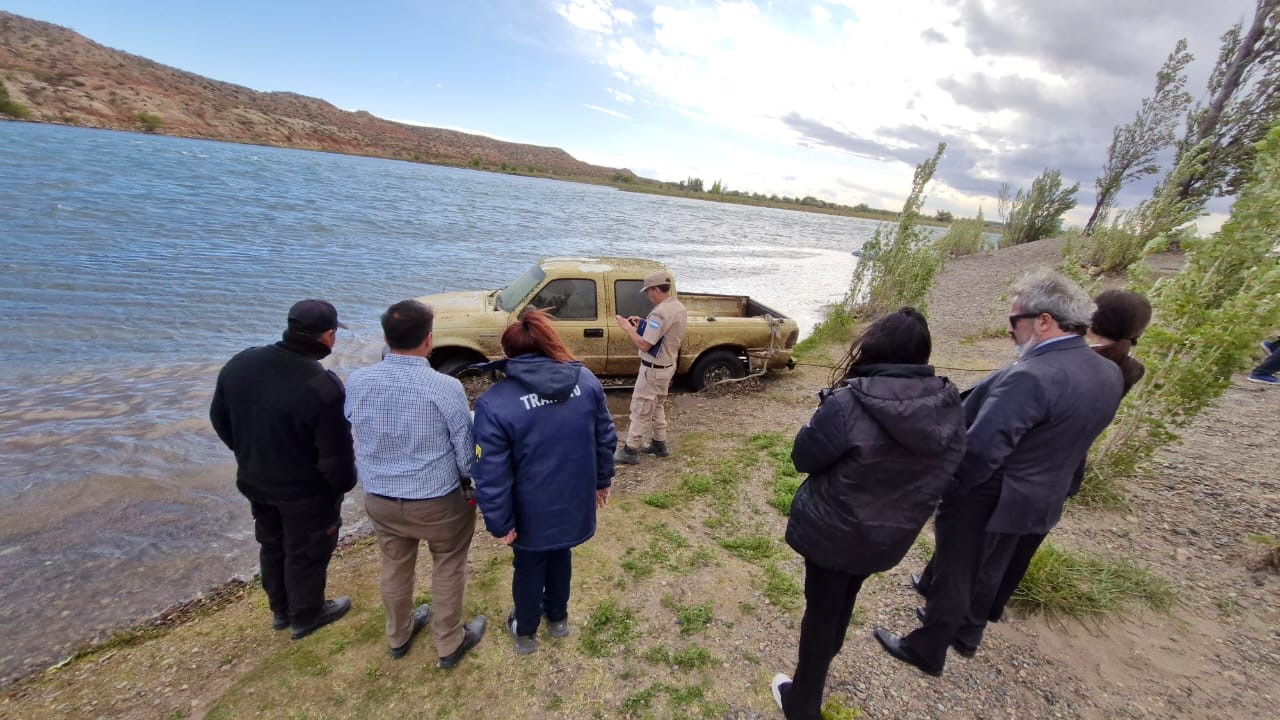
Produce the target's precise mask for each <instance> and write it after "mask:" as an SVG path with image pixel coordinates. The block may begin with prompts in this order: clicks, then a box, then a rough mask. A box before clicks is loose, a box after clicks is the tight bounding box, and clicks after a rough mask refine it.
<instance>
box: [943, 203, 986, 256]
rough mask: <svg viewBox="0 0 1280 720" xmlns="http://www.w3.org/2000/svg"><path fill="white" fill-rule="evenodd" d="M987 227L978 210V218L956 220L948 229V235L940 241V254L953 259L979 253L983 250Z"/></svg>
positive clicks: (980, 211)
mask: <svg viewBox="0 0 1280 720" xmlns="http://www.w3.org/2000/svg"><path fill="white" fill-rule="evenodd" d="M985 226H986V221H985V220H984V219H983V218H982V210H978V217H976V218H973V219H968V220H956V221H955V222H953V223H951V227H949V228H947V234H945V235H943V236H942V238H941V239H939V240H938V252H939V253H941V254H942V255H944V256H946V257H953V258H954V257H960V256H962V255H972V254H974V253H976V252H978V251H979V250H981V249H982V230H983V228H984V227H985Z"/></svg>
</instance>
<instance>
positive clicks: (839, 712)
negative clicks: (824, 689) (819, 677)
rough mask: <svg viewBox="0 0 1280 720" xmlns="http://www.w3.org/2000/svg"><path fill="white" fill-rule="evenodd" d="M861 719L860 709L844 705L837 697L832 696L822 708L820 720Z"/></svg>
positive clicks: (855, 706)
mask: <svg viewBox="0 0 1280 720" xmlns="http://www.w3.org/2000/svg"><path fill="white" fill-rule="evenodd" d="M861 717H863V714H862V708H860V707H858V706H857V705H846V704H845V702H844V700H843V699H842V698H841V697H840V696H839V695H832V696H831V697H829V698H827V702H826V704H825V705H823V706H822V720H858V718H861Z"/></svg>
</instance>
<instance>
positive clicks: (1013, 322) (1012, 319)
mask: <svg viewBox="0 0 1280 720" xmlns="http://www.w3.org/2000/svg"><path fill="white" fill-rule="evenodd" d="M1044 314H1045V313H1038V312H1024V313H1018V314H1016V315H1010V316H1009V329H1010V330H1012V329H1013V328H1016V327H1018V321H1019V320H1029V319H1030V318H1035V317H1040V316H1041V315H1044Z"/></svg>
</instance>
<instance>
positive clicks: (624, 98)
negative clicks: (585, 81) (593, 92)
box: [605, 88, 636, 105]
mask: <svg viewBox="0 0 1280 720" xmlns="http://www.w3.org/2000/svg"><path fill="white" fill-rule="evenodd" d="M605 92H607V93H609V94H610V95H612V96H613V99H614V100H617V101H618V102H620V103H622V104H623V105H630V104H631V103H633V102H635V101H636V99H635V98H634V97H633V96H631V95H628V94H627V93H624V92H622V91H621V90H614V89H613V88H605Z"/></svg>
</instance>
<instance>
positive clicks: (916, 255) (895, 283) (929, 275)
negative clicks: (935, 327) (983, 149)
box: [843, 143, 947, 318]
mask: <svg viewBox="0 0 1280 720" xmlns="http://www.w3.org/2000/svg"><path fill="white" fill-rule="evenodd" d="M946 149H947V144H946V143H938V149H937V151H936V152H935V153H934V155H933V157H932V158H930V159H928V160H925V161H924V162H922V163H920V164H919V165H917V166H916V172H915V177H914V179H913V181H912V184H911V193H910V194H909V195H908V196H907V201H906V202H905V203H904V204H903V206H902V214H901V215H899V217H898V223H897V225H888V224H881V225H880V226H879V227H877V228H876V232H875V235H873V236H872V238H871V240H870V242H868V243H867V244H866V245H863V247H862V257H861V259H860V260H859V261H858V267H857V269H856V270H854V273H853V280H852V282H851V283H850V287H849V292H848V294H847V295H845V298H844V303H843V304H844V308H845V313H846V314H848V315H851V316H855V317H863V318H874V317H877V316H879V315H883V314H884V313H886V312H889V311H892V310H897V309H898V308H900V307H902V306H903V305H910V306H912V307H915V308H916V309H918V310H920V311H921V312H924V310H925V297H926V296H927V295H928V293H929V287H930V286H931V285H933V277H934V275H936V274H937V272H938V270H939V269H941V268H942V257H941V256H940V255H939V254H938V251H937V248H936V246H935V244H934V243H933V242H932V241H931V238H932V235H931V234H930V233H929V232H927V231H926V230H924V229H923V228H921V227H919V226H918V225H917V221H918V220H919V218H920V208H921V207H922V206H923V205H924V200H925V198H924V188H925V186H926V185H928V184H929V181H930V180H931V179H932V178H933V172H934V170H935V169H937V167H938V160H939V159H940V158H941V157H942V153H943V152H945V151H946Z"/></svg>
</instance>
